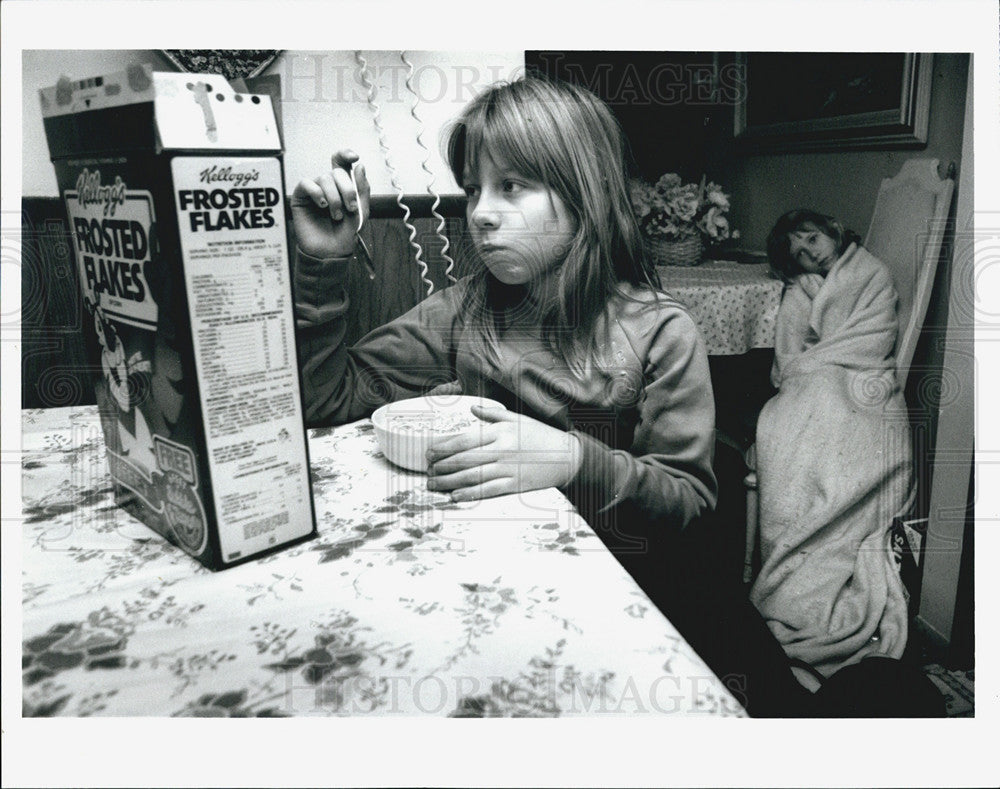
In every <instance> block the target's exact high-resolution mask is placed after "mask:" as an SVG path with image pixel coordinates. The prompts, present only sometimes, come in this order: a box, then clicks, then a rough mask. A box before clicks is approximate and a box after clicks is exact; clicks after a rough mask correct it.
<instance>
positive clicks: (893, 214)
mask: <svg viewBox="0 0 1000 789" xmlns="http://www.w3.org/2000/svg"><path fill="white" fill-rule="evenodd" d="M954 187H955V182H954V181H953V180H952V179H951V178H940V177H939V176H938V160H937V159H910V160H908V161H906V162H904V163H903V166H902V168H901V169H900V171H899V174H898V175H896V176H895V177H893V178H886V179H884V180H883V181H882V185H881V187H880V188H879V192H878V199H877V200H876V201H875V210H874V212H873V213H872V221H871V225H869V227H868V235H867V236H866V237H865V240H864V245H865V248H866V249H867V250H868V251H869V252H871V253H872V254H873V255H875V257H877V258H879V259H880V260H881V261H882V262H883V263H885V264H886V266H888V267H889V271H890V272H891V273H892V278H893V281H894V283H895V285H896V291H897V292H898V293H899V312H898V314H899V339H898V340H897V341H896V371H897V373H898V376H899V384H900V386H902V387H905V386H906V379H907V376H908V375H909V372H910V364H911V363H912V361H913V352H914V351H915V350H916V347H917V338H918V337H919V335H920V328H921V326H922V325H923V323H924V317H925V316H926V314H927V305H928V303H929V301H930V297H931V289H932V288H933V287H934V272H935V270H936V269H937V261H938V257H939V255H940V254H941V244H942V242H943V241H944V231H945V224H946V222H947V219H948V210H949V208H950V207H951V196H952V192H953V191H954Z"/></svg>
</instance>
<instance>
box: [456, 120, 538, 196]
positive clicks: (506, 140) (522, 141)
mask: <svg viewBox="0 0 1000 789" xmlns="http://www.w3.org/2000/svg"><path fill="white" fill-rule="evenodd" d="M462 125H463V128H464V134H463V138H464V139H463V140H462V147H463V148H464V151H460V152H456V153H461V154H463V159H464V161H462V162H456V163H455V164H461V166H463V167H464V168H467V169H468V171H469V172H472V173H475V172H478V170H479V158H480V156H481V155H482V154H483V152H484V151H485V152H487V153H488V154H489V156H490V157H491V158H492V159H493V160H494V161H495V162H496V163H497V164H502V165H504V166H506V167H510V168H511V169H513V170H514V171H515V172H517V173H518V174H520V175H523V176H525V177H528V178H533V179H540V178H542V177H543V174H544V167H543V165H542V154H543V152H542V150H541V149H540V147H539V146H538V145H537V144H536V136H537V135H538V132H539V131H540V130H539V129H532V128H531V127H529V125H528V123H526V122H525V118H524V116H523V114H522V113H521V111H520V108H519V107H518V106H517V105H516V104H515V103H513V102H510V103H506V102H505V103H504V104H503V105H498V103H495V102H493V103H490V104H487V105H486V106H483V107H480V108H479V111H478V112H476V113H474V114H472V115H471V116H470V117H467V118H465V120H464V121H463V124H462Z"/></svg>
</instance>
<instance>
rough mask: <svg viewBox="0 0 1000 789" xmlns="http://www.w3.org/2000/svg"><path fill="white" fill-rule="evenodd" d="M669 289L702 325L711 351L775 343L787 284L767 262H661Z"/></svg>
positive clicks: (731, 351)
mask: <svg viewBox="0 0 1000 789" xmlns="http://www.w3.org/2000/svg"><path fill="white" fill-rule="evenodd" d="M657 273H658V274H659V275H660V284H661V286H662V287H663V289H664V290H665V291H666V292H667V293H669V294H670V295H671V296H673V297H674V298H675V299H677V301H679V302H680V303H681V304H683V305H684V306H685V307H686V308H687V310H688V312H689V313H690V314H691V317H692V318H693V319H694V322H695V323H696V324H697V326H698V328H699V329H701V333H702V336H703V337H704V338H705V344H706V345H707V346H708V353H709V355H711V356H735V355H739V354H744V353H746V352H747V351H749V350H751V349H753V348H773V347H774V321H775V318H776V317H777V315H778V305H779V304H780V303H781V292H782V289H783V287H784V286H783V284H782V282H781V280H779V279H776V278H774V277H773V276H771V275H770V273H769V270H768V266H767V264H766V263H735V262H733V261H728V260H709V261H705V262H703V263H700V264H699V265H697V266H659V267H657Z"/></svg>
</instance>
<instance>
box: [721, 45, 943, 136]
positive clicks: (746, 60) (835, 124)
mask: <svg viewBox="0 0 1000 789" xmlns="http://www.w3.org/2000/svg"><path fill="white" fill-rule="evenodd" d="M933 60H934V56H933V55H931V54H917V53H901V52H860V53H859V52H852V53H846V52H823V53H801V52H750V53H741V54H738V55H737V64H738V67H739V68H740V69H741V73H742V75H743V84H744V87H745V89H744V90H743V91H742V96H741V100H740V101H739V102H738V103H737V105H736V112H735V129H734V132H735V137H736V140H737V143H738V144H740V145H741V146H743V147H745V148H746V149H748V150H751V151H753V150H761V151H806V150H811V151H817V150H840V149H859V148H868V149H873V148H921V147H923V146H925V145H926V144H927V121H928V116H929V110H930V95H931V82H932V78H933Z"/></svg>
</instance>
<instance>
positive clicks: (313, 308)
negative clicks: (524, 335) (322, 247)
mask: <svg viewBox="0 0 1000 789" xmlns="http://www.w3.org/2000/svg"><path fill="white" fill-rule="evenodd" d="M350 260H351V259H350V258H332V259H327V260H320V259H317V258H312V257H309V256H308V255H305V254H303V253H302V252H301V251H299V252H298V253H297V257H296V262H295V318H296V335H297V339H298V346H299V362H300V365H301V369H302V386H303V390H304V391H303V398H304V400H305V410H306V423H307V424H308V425H309V426H310V427H314V426H316V425H329V424H340V423H343V422H349V421H351V420H353V419H360V418H361V417H364V416H368V415H369V414H371V412H372V411H374V410H375V409H376V408H378V407H379V406H380V405H383V404H384V403H388V402H391V401H393V400H401V399H404V398H406V397H415V396H417V395H421V394H424V393H425V392H426V391H427V390H428V389H430V388H432V387H433V386H435V385H437V384H441V383H446V382H448V381H451V380H454V377H455V374H454V357H455V354H454V345H455V343H454V339H453V338H454V337H455V336H456V327H457V320H458V318H457V316H458V307H457V305H458V303H459V300H460V298H461V296H460V293H459V291H460V290H461V288H460V287H459V286H458V285H456V286H453V287H451V288H448V289H446V290H443V291H439V292H438V293H435V294H433V295H432V296H430V297H428V298H427V299H425V300H424V301H422V302H421V303H420V304H418V305H417V306H416V307H414V308H413V309H411V310H410V311H409V312H407V313H405V314H403V315H401V316H400V317H398V318H396V319H395V320H394V321H391V322H390V323H388V324H386V325H384V326H381V327H379V328H377V329H374V330H373V331H371V332H369V333H368V334H367V335H366V336H365V337H363V338H362V339H360V340H359V341H358V342H357V344H356V345H354V346H353V347H351V348H348V347H347V346H346V345H345V343H344V337H345V334H346V331H347V326H346V315H347V309H348V306H349V300H348V295H347V290H346V285H347V277H348V269H349V263H350Z"/></svg>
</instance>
